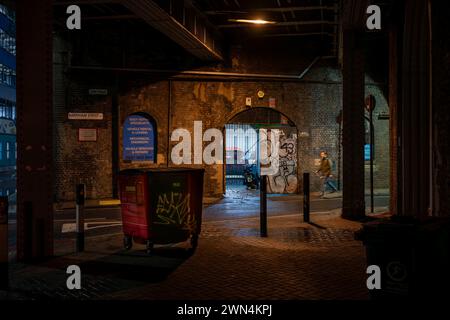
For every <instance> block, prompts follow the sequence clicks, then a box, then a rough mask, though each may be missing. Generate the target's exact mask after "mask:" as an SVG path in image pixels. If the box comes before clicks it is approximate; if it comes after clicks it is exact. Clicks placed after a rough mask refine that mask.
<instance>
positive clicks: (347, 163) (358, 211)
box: [342, 30, 365, 219]
mask: <svg viewBox="0 0 450 320" xmlns="http://www.w3.org/2000/svg"><path fill="white" fill-rule="evenodd" d="M343 40H344V42H343V50H344V52H343V139H342V146H343V203H342V217H344V218H346V219H360V218H363V217H365V203H364V202H365V201H364V193H365V190H364V85H365V77H364V44H363V36H362V34H361V33H360V32H358V31H353V30H351V31H344V39H343Z"/></svg>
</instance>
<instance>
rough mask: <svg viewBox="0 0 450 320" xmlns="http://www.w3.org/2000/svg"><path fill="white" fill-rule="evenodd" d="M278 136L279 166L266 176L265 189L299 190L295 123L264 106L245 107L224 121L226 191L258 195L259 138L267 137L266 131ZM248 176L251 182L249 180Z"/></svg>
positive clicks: (277, 192) (289, 192) (285, 192)
mask: <svg viewBox="0 0 450 320" xmlns="http://www.w3.org/2000/svg"><path fill="white" fill-rule="evenodd" d="M270 131H277V133H278V136H279V145H278V157H277V158H276V160H275V161H277V167H278V170H277V171H276V173H274V174H271V175H269V176H268V185H267V188H268V190H267V191H268V193H270V194H293V193H297V192H298V175H297V172H298V170H297V163H298V161H297V159H298V156H297V127H296V125H295V124H294V122H292V121H291V120H290V119H289V118H288V117H287V116H286V115H284V114H283V113H281V112H279V111H277V110H274V109H271V108H266V107H257V108H251V109H248V110H244V111H242V112H240V113H238V114H236V115H234V116H233V117H232V118H231V119H230V120H229V121H228V123H227V124H226V125H225V155H226V156H225V166H224V170H225V174H224V180H225V181H224V183H225V190H226V194H227V195H229V194H230V192H231V193H233V194H244V195H245V196H249V195H252V194H253V195H257V194H258V191H257V190H258V189H259V181H260V174H261V162H260V160H261V159H260V146H261V140H264V139H269V140H270V135H269V134H268V132H270ZM249 180H250V181H251V183H249Z"/></svg>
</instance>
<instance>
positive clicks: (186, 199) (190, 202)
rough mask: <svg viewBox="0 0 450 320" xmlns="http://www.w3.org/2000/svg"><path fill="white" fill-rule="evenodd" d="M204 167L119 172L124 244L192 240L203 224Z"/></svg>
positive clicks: (151, 244)
mask: <svg viewBox="0 0 450 320" xmlns="http://www.w3.org/2000/svg"><path fill="white" fill-rule="evenodd" d="M203 176H204V169H179V168H177V169H130V170H123V171H121V172H120V173H119V177H118V182H119V194H120V201H121V211H122V222H123V232H124V247H125V248H126V249H131V247H132V246H133V241H134V242H137V243H141V244H146V245H147V251H148V252H151V251H152V249H153V245H154V244H168V243H178V242H184V241H186V240H188V239H190V241H191V246H192V248H194V249H195V248H196V247H197V243H198V236H199V234H200V231H201V224H202V199H203Z"/></svg>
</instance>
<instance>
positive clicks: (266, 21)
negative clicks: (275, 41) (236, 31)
mask: <svg viewBox="0 0 450 320" xmlns="http://www.w3.org/2000/svg"><path fill="white" fill-rule="evenodd" d="M228 21H229V22H240V23H251V24H258V25H264V24H275V23H276V22H275V21H268V20H262V19H254V20H252V19H228Z"/></svg>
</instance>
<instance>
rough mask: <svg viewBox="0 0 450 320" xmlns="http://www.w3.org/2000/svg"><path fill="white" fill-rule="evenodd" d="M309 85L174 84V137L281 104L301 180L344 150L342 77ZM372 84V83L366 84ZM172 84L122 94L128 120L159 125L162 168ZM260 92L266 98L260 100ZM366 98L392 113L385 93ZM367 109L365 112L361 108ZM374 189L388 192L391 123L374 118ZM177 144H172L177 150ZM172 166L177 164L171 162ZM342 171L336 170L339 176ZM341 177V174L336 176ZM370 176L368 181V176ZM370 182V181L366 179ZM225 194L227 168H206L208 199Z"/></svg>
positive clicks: (327, 73)
mask: <svg viewBox="0 0 450 320" xmlns="http://www.w3.org/2000/svg"><path fill="white" fill-rule="evenodd" d="M306 80H308V81H309V83H288V82H217V81H214V82H213V81H210V82H208V81H174V82H173V83H172V98H171V101H172V103H171V107H170V108H171V113H170V132H172V131H173V130H175V129H178V128H185V129H188V130H189V131H190V132H193V126H194V121H200V120H201V121H202V122H203V130H204V131H205V130H207V129H209V128H218V129H223V127H224V125H225V124H226V123H227V122H228V121H229V120H230V119H231V118H233V117H234V116H235V115H236V114H238V113H239V112H241V111H244V110H247V107H246V106H245V99H246V97H251V98H252V101H253V106H254V107H269V98H275V99H276V108H275V109H276V110H278V111H280V112H281V113H283V114H284V115H286V116H287V117H288V118H289V119H290V120H292V121H293V122H294V123H295V125H296V126H297V130H298V136H299V138H298V150H299V152H298V174H299V179H301V175H302V172H304V171H313V170H315V168H316V159H318V158H319V156H318V154H319V153H320V151H321V150H327V151H328V152H329V154H330V157H331V158H332V159H333V160H334V161H335V162H336V165H337V159H338V150H339V141H338V136H339V135H338V134H339V125H338V123H337V122H336V116H337V115H338V114H339V111H340V110H341V109H342V106H341V104H342V102H341V94H342V92H341V91H342V86H341V84H340V80H341V79H340V72H339V70H335V69H333V68H329V67H322V68H320V67H319V68H315V69H313V70H312V71H311V73H310V74H309V75H308V77H307V79H306ZM367 81H368V82H370V81H371V80H370V79H369V78H368V80H367ZM168 87H169V84H168V81H160V82H153V81H152V82H151V83H149V84H146V83H145V81H144V82H139V83H135V84H134V85H131V86H129V89H124V90H121V94H120V98H119V101H120V103H119V104H120V110H121V112H120V114H121V123H122V122H123V119H124V118H125V117H126V116H127V115H129V114H131V113H134V112H137V111H140V112H146V113H148V114H149V115H151V116H152V117H153V118H155V120H156V122H157V125H158V135H159V137H158V140H159V144H158V164H157V165H159V166H165V165H166V161H167V148H166V146H167V137H168V133H167V123H168V118H167V112H168V108H169V97H168ZM258 90H263V91H264V92H265V93H266V95H265V97H264V98H263V99H258V97H257V95H256V94H257V92H258ZM367 92H368V93H372V94H374V95H375V97H376V98H377V101H378V103H377V110H376V113H378V112H380V111H387V110H388V109H387V103H386V99H385V98H384V96H383V92H382V90H381V88H380V87H379V86H377V85H373V84H372V85H368V86H367ZM362 107H363V106H362ZM374 122H375V130H376V149H375V152H376V154H375V159H376V160H375V173H376V174H375V177H376V180H375V187H376V188H389V139H388V137H389V123H388V121H386V120H378V119H377V117H375V121H374ZM175 144H176V143H171V147H173V146H174V145H175ZM148 165H149V164H147V163H141V164H126V163H123V162H121V168H128V167H136V166H148ZM169 166H173V164H172V163H171V162H170V161H169ZM336 171H337V170H336ZM336 174H337V172H336ZM367 176H368V175H367ZM366 180H367V181H368V179H366ZM312 183H313V188H312V189H313V190H319V188H320V181H319V179H316V178H315V177H313V178H312ZM223 192H224V183H223V166H222V165H216V166H208V167H207V168H206V179H205V193H206V194H207V195H210V196H220V195H221V194H223Z"/></svg>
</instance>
